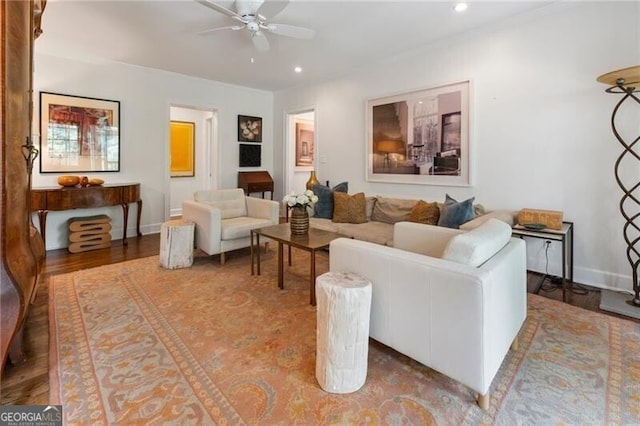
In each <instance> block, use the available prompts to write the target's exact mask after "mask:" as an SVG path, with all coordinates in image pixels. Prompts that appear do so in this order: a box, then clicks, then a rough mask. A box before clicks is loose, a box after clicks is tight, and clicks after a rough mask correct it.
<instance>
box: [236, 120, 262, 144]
mask: <svg viewBox="0 0 640 426" xmlns="http://www.w3.org/2000/svg"><path fill="white" fill-rule="evenodd" d="M238 141H240V142H262V117H251V116H249V115H239V116H238Z"/></svg>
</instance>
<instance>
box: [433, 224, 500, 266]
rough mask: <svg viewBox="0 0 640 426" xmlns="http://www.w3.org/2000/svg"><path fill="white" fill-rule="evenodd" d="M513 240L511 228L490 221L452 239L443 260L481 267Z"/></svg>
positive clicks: (445, 250)
mask: <svg viewBox="0 0 640 426" xmlns="http://www.w3.org/2000/svg"><path fill="white" fill-rule="evenodd" d="M510 238H511V227H510V226H509V225H507V224H506V223H504V222H502V221H501V220H498V219H493V218H492V219H489V220H487V221H486V222H485V223H483V224H482V225H480V226H478V227H477V228H475V229H473V230H471V231H469V232H464V233H462V234H458V235H456V236H454V237H453V238H451V239H450V240H449V242H448V243H447V246H446V247H445V249H444V253H443V254H442V258H443V259H446V260H451V261H453V262H457V263H463V264H465V265H470V266H475V267H477V266H480V265H482V264H483V263H484V262H486V261H487V260H489V259H490V258H491V257H493V255H494V254H496V253H497V252H498V251H499V250H500V249H502V247H504V246H505V245H506V244H507V243H508V242H509V239H510Z"/></svg>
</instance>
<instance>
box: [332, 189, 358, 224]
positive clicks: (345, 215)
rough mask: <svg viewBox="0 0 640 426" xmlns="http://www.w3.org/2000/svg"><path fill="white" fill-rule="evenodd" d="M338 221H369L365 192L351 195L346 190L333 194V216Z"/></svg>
mask: <svg viewBox="0 0 640 426" xmlns="http://www.w3.org/2000/svg"><path fill="white" fill-rule="evenodd" d="M331 221H332V222H336V223H365V222H366V221H367V201H366V200H365V197H364V192H358V193H357V194H353V195H349V194H347V193H346V192H334V194H333V218H331Z"/></svg>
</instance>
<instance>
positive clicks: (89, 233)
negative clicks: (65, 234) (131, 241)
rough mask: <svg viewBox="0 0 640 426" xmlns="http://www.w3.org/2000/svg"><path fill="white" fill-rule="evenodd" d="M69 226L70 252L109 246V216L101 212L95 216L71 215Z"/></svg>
mask: <svg viewBox="0 0 640 426" xmlns="http://www.w3.org/2000/svg"><path fill="white" fill-rule="evenodd" d="M67 224H68V226H69V246H68V247H67V249H68V250H69V252H70V253H82V252H85V251H90V250H99V249H103V248H107V247H111V233H110V232H109V231H111V218H110V217H109V216H107V215H104V214H101V215H97V216H85V217H72V218H70V219H69V220H68V221H67Z"/></svg>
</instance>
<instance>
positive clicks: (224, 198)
mask: <svg viewBox="0 0 640 426" xmlns="http://www.w3.org/2000/svg"><path fill="white" fill-rule="evenodd" d="M244 197H245V196H244V191H243V190H242V189H241V188H234V189H220V190H215V191H206V190H205V191H196V193H195V194H194V199H195V201H198V202H201V203H204V204H208V205H210V206H212V207H217V208H219V209H220V217H221V218H222V219H230V218H233V217H240V216H246V215H247V203H246V201H245V198H244Z"/></svg>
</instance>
